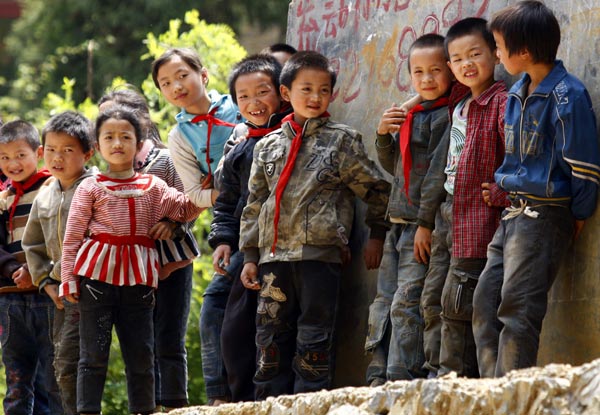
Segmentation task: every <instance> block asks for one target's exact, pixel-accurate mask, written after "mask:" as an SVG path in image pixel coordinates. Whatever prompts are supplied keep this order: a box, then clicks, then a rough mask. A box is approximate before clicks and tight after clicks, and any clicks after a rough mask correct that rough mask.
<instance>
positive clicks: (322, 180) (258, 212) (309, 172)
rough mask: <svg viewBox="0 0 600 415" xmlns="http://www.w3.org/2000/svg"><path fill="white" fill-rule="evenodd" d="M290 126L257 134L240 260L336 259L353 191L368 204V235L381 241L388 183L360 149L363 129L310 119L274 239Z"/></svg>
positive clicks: (348, 223) (349, 221) (343, 241)
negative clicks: (277, 191)
mask: <svg viewBox="0 0 600 415" xmlns="http://www.w3.org/2000/svg"><path fill="white" fill-rule="evenodd" d="M293 137H294V132H293V130H292V129H291V127H290V124H289V123H285V124H284V125H283V126H282V129H281V130H277V131H275V132H273V133H271V134H269V135H267V136H266V137H265V138H263V139H262V140H260V141H259V142H258V143H257V144H256V146H255V148H254V160H253V163H252V169H251V172H250V180H249V182H248V190H249V197H248V203H247V205H246V207H245V208H244V210H243V212H242V218H241V229H240V244H239V246H240V250H241V251H243V252H244V261H245V262H260V263H264V262H272V261H301V260H320V261H326V262H338V263H339V262H341V257H340V250H341V248H342V247H343V246H344V245H346V244H347V243H348V238H349V235H350V231H351V228H352V220H353V212H354V200H355V196H358V197H359V198H360V199H362V200H363V201H364V202H365V203H366V204H367V205H368V210H367V217H366V223H367V225H368V226H369V227H370V228H371V236H372V237H374V238H379V239H383V238H384V237H385V232H386V230H387V228H388V227H389V224H388V223H387V222H386V221H385V209H386V206H387V201H388V193H389V189H390V185H389V183H388V182H386V181H385V179H384V178H383V175H382V173H381V172H380V171H379V169H378V168H377V166H376V164H375V163H374V162H373V161H372V160H370V159H369V158H368V156H367V154H366V152H365V149H364V146H363V144H362V141H361V136H360V134H359V133H358V132H357V131H355V130H353V129H352V128H350V127H348V126H346V125H344V124H339V123H335V122H332V121H329V119H328V118H326V117H323V118H314V119H309V120H308V121H307V122H306V124H305V125H304V130H303V137H302V145H301V147H300V151H299V152H298V155H297V158H296V164H295V167H294V170H293V173H292V175H291V177H290V180H289V182H288V184H287V187H286V189H285V192H284V193H283V197H282V199H281V204H280V208H281V214H280V218H279V228H278V242H277V249H276V251H275V255H274V256H271V255H270V250H271V246H272V244H273V239H274V227H273V218H274V212H275V188H276V185H277V180H278V178H279V175H280V174H281V171H282V170H283V167H284V165H285V163H286V160H287V157H288V153H289V149H290V145H291V142H292V138H293Z"/></svg>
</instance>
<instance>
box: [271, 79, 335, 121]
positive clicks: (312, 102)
mask: <svg viewBox="0 0 600 415" xmlns="http://www.w3.org/2000/svg"><path fill="white" fill-rule="evenodd" d="M291 86H292V87H291V88H287V87H286V86H284V85H281V88H280V89H281V96H282V97H283V99H285V100H286V101H289V102H290V104H292V108H293V109H294V120H295V121H296V122H297V123H298V124H300V125H304V123H305V122H306V120H308V119H309V118H316V117H319V116H320V115H322V114H323V113H324V112H325V111H327V107H328V106H329V101H331V75H330V74H329V73H328V72H327V71H324V70H321V69H312V68H306V69H301V70H299V71H298V73H297V74H296V79H294V80H293V81H292V85H291Z"/></svg>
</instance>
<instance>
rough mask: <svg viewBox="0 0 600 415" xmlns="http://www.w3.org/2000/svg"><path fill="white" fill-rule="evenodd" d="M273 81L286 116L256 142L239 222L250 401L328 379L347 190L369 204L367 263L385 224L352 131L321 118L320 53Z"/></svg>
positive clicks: (382, 198)
mask: <svg viewBox="0 0 600 415" xmlns="http://www.w3.org/2000/svg"><path fill="white" fill-rule="evenodd" d="M280 80H281V87H280V89H281V96H282V97H283V99H285V100H286V101H289V102H290V103H291V105H292V108H293V109H294V113H293V114H290V115H289V116H287V117H285V118H284V120H283V121H284V124H283V127H282V130H280V131H276V132H274V133H272V134H270V135H269V136H268V137H265V138H264V139H262V140H261V141H259V142H258V143H257V144H256V147H255V148H254V160H253V164H252V169H251V173H250V179H249V182H248V189H249V195H248V203H247V205H246V207H245V208H244V210H243V213H242V221H241V228H240V250H241V251H242V252H244V268H243V270H242V275H241V279H242V283H243V284H244V286H245V287H246V288H249V289H253V290H259V289H260V292H259V302H258V309H257V315H256V322H257V334H256V345H257V348H258V353H257V366H258V367H257V370H256V374H255V375H254V384H255V388H256V389H255V396H256V398H257V399H265V398H266V397H267V396H276V395H280V394H286V393H292V392H293V393H298V392H307V391H315V390H320V389H322V388H328V387H329V386H330V385H331V377H332V374H333V371H332V369H333V355H332V354H333V349H332V347H333V335H334V333H333V329H334V324H335V314H336V309H337V298H338V289H339V283H340V277H341V262H342V258H341V256H342V255H341V254H342V251H343V247H344V246H345V244H346V243H347V241H348V236H349V234H350V230H351V226H352V217H353V214H352V213H353V204H354V195H357V196H359V197H360V198H361V199H362V200H363V201H365V202H366V203H367V204H368V213H367V224H368V225H369V226H370V227H371V239H370V240H369V242H368V243H367V248H368V249H367V251H366V253H365V262H366V265H367V267H368V268H376V267H377V266H379V262H380V261H381V250H382V247H383V239H384V236H385V231H386V228H387V224H386V222H385V207H386V205H387V194H388V192H389V184H388V183H387V182H386V181H385V180H384V179H383V177H382V174H381V172H380V171H379V170H378V169H377V167H376V166H375V164H374V163H373V162H372V161H371V160H369V158H368V157H367V155H366V152H365V150H364V147H363V145H362V142H361V137H360V134H359V133H358V132H356V131H355V130H353V129H351V128H350V127H348V126H346V125H343V124H338V123H335V122H333V121H331V120H330V119H329V114H328V113H327V107H328V105H329V102H330V100H331V91H332V89H333V87H334V85H335V80H336V75H335V72H334V71H333V69H332V68H331V67H330V66H329V62H328V60H327V58H325V57H324V56H323V55H321V54H319V53H317V52H310V51H308V52H298V53H297V54H295V55H294V56H292V57H291V58H290V59H289V60H288V61H287V63H286V64H285V66H284V68H283V70H282V73H281V78H280ZM294 165H295V166H296V167H295V168H294ZM257 264H260V280H261V283H259V282H258V280H257V277H258V275H259V270H258V267H257ZM292 367H293V368H292ZM292 370H293V371H292ZM294 372H295V376H294Z"/></svg>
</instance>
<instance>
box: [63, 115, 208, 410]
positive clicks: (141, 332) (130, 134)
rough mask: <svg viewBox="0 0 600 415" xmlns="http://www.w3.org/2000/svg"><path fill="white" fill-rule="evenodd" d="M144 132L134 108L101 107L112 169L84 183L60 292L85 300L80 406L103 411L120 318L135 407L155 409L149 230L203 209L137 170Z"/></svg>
mask: <svg viewBox="0 0 600 415" xmlns="http://www.w3.org/2000/svg"><path fill="white" fill-rule="evenodd" d="M142 139H143V134H142V128H141V126H140V123H139V121H138V119H137V118H136V115H135V114H134V113H133V112H132V111H131V110H130V109H127V108H125V107H119V106H115V107H112V108H110V109H109V110H107V111H106V112H103V113H101V114H100V115H99V116H98V119H97V121H96V140H97V141H96V148H97V150H98V151H99V152H100V154H101V155H102V157H103V158H104V160H105V161H106V163H107V164H108V171H107V172H106V173H103V174H99V175H98V176H96V177H90V178H88V179H85V180H84V181H83V182H82V183H81V184H80V186H79V187H78V188H77V191H76V193H75V196H74V198H73V202H72V204H71V210H70V212H69V219H68V221H67V230H66V233H65V238H64V247H63V254H62V261H63V265H62V271H61V279H62V282H61V286H60V295H61V297H64V298H66V299H67V300H68V301H70V302H78V303H79V310H80V315H81V319H80V323H79V330H80V337H81V340H80V345H81V351H80V358H79V365H78V378H77V411H78V412H79V413H84V414H99V413H100V411H101V401H102V392H103V389H104V382H105V379H106V370H107V367H108V356H109V351H110V343H111V332H112V327H113V326H114V327H115V329H116V332H117V336H118V337H119V342H120V345H121V352H122V355H123V360H124V362H125V366H126V375H127V391H128V397H129V410H130V411H131V412H132V413H136V414H138V413H141V414H150V413H152V412H153V411H154V408H155V401H154V353H153V345H154V342H153V340H154V335H153V321H152V313H153V307H154V290H155V289H156V287H157V285H158V275H159V266H160V265H159V257H158V252H157V250H156V245H155V243H154V239H152V238H151V236H150V235H149V231H150V229H151V228H152V226H153V225H155V224H156V223H157V222H158V221H159V220H161V219H163V218H169V219H171V220H174V221H177V222H187V221H190V220H192V219H194V218H195V217H196V216H197V215H198V214H199V213H200V209H199V208H198V207H196V206H194V205H193V204H192V202H191V201H190V200H189V198H188V197H187V196H186V195H184V194H183V193H180V192H178V191H177V190H175V189H174V188H171V187H169V186H168V185H167V184H166V183H165V182H164V181H162V180H161V179H159V178H157V177H156V176H153V175H147V174H140V173H136V172H134V170H133V161H134V158H135V155H136V153H137V151H138V150H139V147H140V145H141V142H142Z"/></svg>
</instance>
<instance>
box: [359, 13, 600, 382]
mask: <svg viewBox="0 0 600 415" xmlns="http://www.w3.org/2000/svg"><path fill="white" fill-rule="evenodd" d="M559 43H560V26H559V24H558V21H557V19H556V17H555V16H554V14H553V13H552V11H551V10H550V9H548V8H547V7H546V6H545V5H544V4H542V3H541V2H539V1H522V2H519V3H517V4H515V5H513V6H510V7H508V8H506V9H504V10H502V11H500V12H498V13H497V14H495V15H494V17H493V19H492V21H491V23H490V24H489V25H488V24H487V22H486V21H485V20H484V19H480V18H467V19H464V20H461V21H459V22H457V23H455V24H454V25H453V26H452V27H450V28H449V30H448V33H447V34H446V36H445V38H443V37H441V36H438V35H424V36H422V37H421V38H419V39H417V40H416V41H415V42H414V44H413V45H412V47H411V49H410V53H409V71H410V76H411V80H412V85H413V87H414V89H415V91H416V92H417V94H418V96H417V97H415V98H412V99H410V100H409V101H408V102H406V103H405V104H404V105H402V106H401V107H397V106H395V105H394V106H392V107H391V108H389V109H387V110H386V111H385V112H384V114H383V116H382V118H381V120H380V122H379V125H378V128H377V140H376V148H377V154H378V157H379V160H380V162H381V164H382V166H383V167H384V168H385V169H386V170H387V171H388V172H390V173H391V174H393V175H394V181H393V188H392V193H391V195H390V201H389V205H388V212H387V215H388V219H389V220H390V222H391V223H392V228H391V231H390V232H389V233H388V235H387V239H386V246H385V251H384V260H383V265H382V267H381V268H380V270H379V275H378V286H377V295H376V298H375V300H374V302H373V304H372V305H371V307H370V314H369V333H368V335H367V342H366V349H367V351H371V352H372V353H373V359H372V361H371V363H370V365H369V367H368V370H367V381H368V382H369V384H371V385H379V384H381V383H383V382H385V381H386V380H399V379H413V378H415V377H426V376H427V377H435V376H442V375H444V374H447V373H449V372H456V373H457V374H458V375H459V376H468V377H479V376H487V377H490V376H503V375H504V374H506V373H507V372H508V371H510V370H512V369H518V368H524V367H529V366H534V365H535V363H536V358H537V351H538V346H539V335H540V331H541V327H542V321H543V318H544V315H545V312H546V307H547V294H548V291H549V290H550V287H551V286H552V282H553V281H554V279H555V277H556V275H557V273H558V267H559V265H560V263H561V260H562V258H563V257H564V255H565V253H566V252H567V250H568V247H569V245H570V243H571V242H572V241H573V240H574V238H576V237H577V236H578V234H579V233H580V232H581V229H582V226H583V223H584V221H585V220H586V219H587V218H589V217H590V216H591V215H592V214H593V212H594V210H595V207H596V197H597V188H598V183H599V179H600V174H599V173H600V170H599V169H600V153H599V150H598V138H597V136H596V121H595V116H594V112H593V110H592V103H591V100H590V97H589V95H588V93H587V91H586V89H585V87H584V86H583V84H582V83H581V82H580V81H579V80H577V79H576V78H575V77H573V76H572V75H570V74H569V73H568V72H567V71H566V70H565V68H564V66H563V64H562V62H561V61H559V60H556V53H557V49H558V46H559ZM498 61H500V62H501V63H502V64H503V66H504V68H505V69H506V71H507V72H508V73H509V74H510V75H517V74H520V73H523V75H522V77H521V79H520V80H519V81H517V82H516V83H515V84H514V85H513V87H512V88H511V90H510V91H508V92H507V89H506V86H505V84H504V82H503V81H497V80H495V78H494V70H495V67H496V64H497V63H498ZM396 132H398V134H397V135H393V134H394V133H396Z"/></svg>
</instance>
